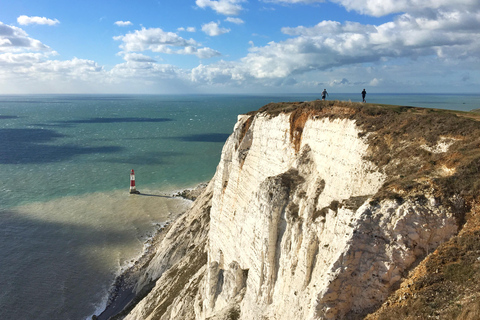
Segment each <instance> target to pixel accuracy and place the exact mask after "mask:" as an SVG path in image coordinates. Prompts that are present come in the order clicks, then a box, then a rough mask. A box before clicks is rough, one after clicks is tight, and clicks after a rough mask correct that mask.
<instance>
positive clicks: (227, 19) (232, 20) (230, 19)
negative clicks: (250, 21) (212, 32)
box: [225, 17, 245, 24]
mask: <svg viewBox="0 0 480 320" xmlns="http://www.w3.org/2000/svg"><path fill="white" fill-rule="evenodd" d="M225 21H227V22H231V23H235V24H244V23H245V21H243V20H242V19H240V18H232V17H228V18H226V19H225Z"/></svg>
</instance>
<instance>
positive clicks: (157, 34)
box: [113, 28, 199, 53]
mask: <svg viewBox="0 0 480 320" xmlns="http://www.w3.org/2000/svg"><path fill="white" fill-rule="evenodd" d="M113 39H114V40H118V41H122V42H123V44H122V45H120V48H121V49H123V50H124V51H125V52H132V51H146V50H150V51H153V52H161V53H176V50H175V49H173V48H176V47H190V46H193V47H197V46H199V44H198V43H197V42H196V41H195V40H193V39H184V38H182V37H180V36H179V35H177V34H176V33H173V32H166V31H163V30H162V29H160V28H150V29H145V28H142V29H141V30H135V31H134V32H130V33H127V34H126V35H124V36H118V37H114V38H113Z"/></svg>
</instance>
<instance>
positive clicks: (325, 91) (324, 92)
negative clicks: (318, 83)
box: [322, 89, 328, 100]
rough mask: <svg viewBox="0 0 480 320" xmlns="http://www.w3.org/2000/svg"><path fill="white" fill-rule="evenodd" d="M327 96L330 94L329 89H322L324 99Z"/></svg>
mask: <svg viewBox="0 0 480 320" xmlns="http://www.w3.org/2000/svg"><path fill="white" fill-rule="evenodd" d="M325 96H328V92H327V89H323V91H322V100H325Z"/></svg>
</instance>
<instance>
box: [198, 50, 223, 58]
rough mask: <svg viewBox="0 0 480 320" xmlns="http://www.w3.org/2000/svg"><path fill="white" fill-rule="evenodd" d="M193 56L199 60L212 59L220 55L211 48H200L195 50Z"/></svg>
mask: <svg viewBox="0 0 480 320" xmlns="http://www.w3.org/2000/svg"><path fill="white" fill-rule="evenodd" d="M195 55H196V56H197V57H199V58H200V59H210V58H213V57H218V56H221V53H220V52H218V51H216V50H213V49H211V48H200V49H198V50H197V52H196V53H195Z"/></svg>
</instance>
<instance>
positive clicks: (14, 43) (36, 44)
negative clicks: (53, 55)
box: [0, 22, 52, 52]
mask: <svg viewBox="0 0 480 320" xmlns="http://www.w3.org/2000/svg"><path fill="white" fill-rule="evenodd" d="M22 51H52V50H51V49H50V48H49V47H48V46H46V45H44V44H43V43H41V42H40V41H38V40H36V39H32V38H30V37H29V36H28V34H27V33H26V32H25V31H24V30H22V29H21V28H18V27H15V26H10V25H6V24H4V23H2V22H0V52H22Z"/></svg>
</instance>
